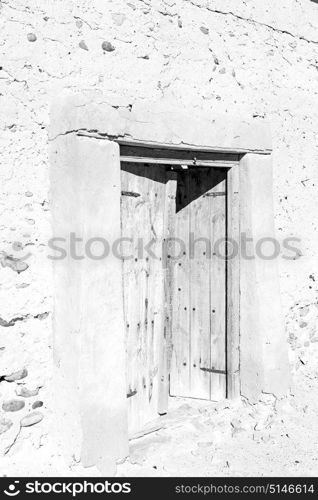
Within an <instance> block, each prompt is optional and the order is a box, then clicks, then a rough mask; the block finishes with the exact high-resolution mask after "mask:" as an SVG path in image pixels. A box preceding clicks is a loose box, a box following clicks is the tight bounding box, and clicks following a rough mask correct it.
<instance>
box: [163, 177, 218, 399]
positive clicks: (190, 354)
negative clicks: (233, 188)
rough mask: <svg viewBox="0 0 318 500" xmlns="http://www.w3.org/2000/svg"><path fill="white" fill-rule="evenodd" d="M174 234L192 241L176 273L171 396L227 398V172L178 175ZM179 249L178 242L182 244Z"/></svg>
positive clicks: (176, 268) (173, 282)
mask: <svg viewBox="0 0 318 500" xmlns="http://www.w3.org/2000/svg"><path fill="white" fill-rule="evenodd" d="M174 233H175V236H176V238H180V240H181V241H189V243H188V246H187V249H186V250H185V251H183V252H182V255H181V257H180V259H178V260H177V261H175V262H174V263H173V264H172V265H173V272H172V280H171V282H172V297H173V301H172V331H171V334H172V344H173V349H172V359H171V370H170V394H171V395H174V396H184V397H192V398H202V399H211V400H218V399H221V398H225V397H226V319H225V307H226V259H225V256H226V253H225V251H226V248H225V237H226V171H225V170H224V169H215V168H195V169H188V170H179V171H178V183H177V196H176V213H175V222H174ZM176 245H177V244H176Z"/></svg>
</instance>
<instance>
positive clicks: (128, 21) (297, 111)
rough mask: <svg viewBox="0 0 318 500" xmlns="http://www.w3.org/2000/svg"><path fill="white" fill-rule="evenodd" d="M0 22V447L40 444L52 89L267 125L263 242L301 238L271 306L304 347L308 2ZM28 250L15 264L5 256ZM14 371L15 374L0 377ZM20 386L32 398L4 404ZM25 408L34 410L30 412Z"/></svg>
mask: <svg viewBox="0 0 318 500" xmlns="http://www.w3.org/2000/svg"><path fill="white" fill-rule="evenodd" d="M0 14H1V17H0V22H1V34H2V36H1V44H0V45H1V47H0V50H1V52H2V57H1V62H0V65H1V70H0V86H1V90H0V92H1V107H0V114H1V121H0V124H1V146H2V148H1V163H2V168H1V195H2V196H1V214H0V217H1V221H0V229H1V236H2V246H1V251H2V254H1V257H2V260H1V262H2V267H1V268H0V271H1V288H0V304H1V307H0V318H1V320H0V325H1V327H0V349H1V351H0V356H1V372H0V377H1V387H0V393H1V404H2V401H9V400H11V399H19V400H23V401H25V403H26V404H25V407H24V408H23V409H21V410H19V411H16V412H7V411H2V410H1V417H0V432H2V435H1V438H2V439H1V443H2V444H1V450H3V451H6V450H7V449H8V447H9V446H10V445H11V444H12V442H13V441H14V439H15V437H16V435H17V434H19V436H18V439H17V442H16V443H15V445H14V449H15V450H16V452H18V451H19V449H20V448H22V447H23V449H24V450H25V449H29V450H30V451H32V450H33V449H36V448H40V451H41V448H43V444H45V443H46V444H47V441H48V436H49V435H50V432H49V428H50V424H49V422H50V415H51V414H52V410H54V408H52V405H51V404H50V396H49V392H50V387H51V385H52V384H51V378H52V362H51V357H52V345H51V311H52V277H51V276H52V274H51V266H50V262H49V261H48V260H47V259H46V248H45V243H46V241H47V239H48V237H49V235H50V211H49V196H48V193H49V177H48V127H49V106H50V102H51V101H52V100H53V98H56V96H57V94H58V93H59V92H61V91H62V90H71V91H73V92H82V91H84V90H85V91H86V92H89V91H90V90H93V91H94V94H95V92H96V90H98V91H100V93H101V96H103V100H104V101H105V102H107V103H109V104H111V105H113V106H122V107H127V108H131V106H134V103H136V102H137V101H150V100H151V101H154V100H160V99H162V98H163V97H164V98H165V101H169V100H171V102H172V103H173V105H174V106H175V105H180V107H181V108H182V109H183V110H184V111H187V110H188V111H189V112H190V113H191V112H192V110H193V109H195V110H196V112H200V110H204V112H211V114H213V113H217V114H222V113H227V112H231V113H233V112H234V113H237V114H238V115H242V114H243V113H244V114H245V115H248V116H253V115H257V116H260V117H265V118H266V119H267V120H268V121H269V122H270V124H271V128H272V135H273V148H274V201H275V223H276V229H277V234H278V236H279V237H280V238H284V237H286V236H290V235H295V236H297V237H299V238H301V240H302V243H301V252H302V256H300V258H298V259H296V260H291V261H287V260H283V259H280V261H279V265H280V273H281V290H282V299H283V306H284V311H285V314H286V316H287V317H288V324H289V327H290V328H291V326H290V325H294V324H297V328H298V327H299V329H300V330H301V334H302V337H304V339H305V340H304V344H306V343H307V344H308V343H309V344H310V342H311V340H312V338H316V337H315V332H314V333H312V330H313V328H314V326H313V325H314V322H315V317H316V316H315V309H316V306H315V304H316V303H317V285H316V280H317V278H318V263H317V257H316V251H317V247H318V236H317V234H318V233H317V224H318V213H317V211H315V210H314V209H313V207H315V206H316V205H315V204H316V199H317V182H318V179H317V177H318V171H317V160H318V150H317V130H318V110H317V106H316V105H315V103H316V101H317V92H318V91H317V78H318V73H317V70H318V30H317V24H318V5H317V4H315V3H313V2H310V1H309V0H281V1H280V2H277V1H274V0H245V1H243V0H215V1H213V0H210V1H207V2H199V1H197V2H196V1H190V0H187V1H186V0H176V1H174V0H168V1H159V0H152V1H150V0H149V1H148V2H146V1H137V0H131V1H130V2H126V1H123V0H117V1H110V0H108V1H107V0H93V1H91V0H90V1H87V0H83V1H81V2H76V1H71V0H64V1H62V0H35V1H33V2H32V3H30V2H28V1H26V0H5V1H2V2H1V13H0ZM104 42H110V44H111V45H109V44H105V43H104ZM106 49H107V50H106ZM163 111H164V109H163ZM14 242H19V244H15V245H14ZM21 246H22V248H20V247H21ZM28 253H30V254H31V256H30V257H29V258H28V259H27V260H26V261H25V262H26V264H27V266H28V267H27V266H26V265H25V264H24V261H23V262H19V261H16V260H14V259H12V257H13V258H19V256H20V255H26V254H28ZM8 256H11V258H8ZM26 267H27V268H26ZM306 308H307V309H306ZM313 309H314V311H313V312H310V313H309V312H308V318H309V319H308V321H305V319H304V317H305V316H306V315H307V311H312V310H313ZM305 313H306V314H305ZM304 323H305V324H304ZM305 332H308V335H307V336H306V333H305ZM307 337H308V338H307ZM291 344H292V345H294V341H293V339H292V341H291ZM306 348H307V346H306V345H305V347H304V349H306ZM23 368H26V369H27V371H28V375H27V376H25V377H24V378H21V379H20V380H16V381H12V382H11V381H8V380H5V379H4V377H6V376H8V375H10V374H11V373H12V372H15V371H18V370H22V369H23ZM21 375H26V372H24V373H22V374H21V373H20V376H21ZM17 377H18V378H19V376H15V377H13V378H17ZM9 380H10V379H9ZM21 388H24V389H27V390H30V391H33V390H37V388H39V393H38V395H34V396H30V397H23V396H17V395H16V391H18V393H20V391H21ZM36 401H43V402H44V406H43V407H42V408H35V409H32V408H31V406H32V405H33V404H34V403H35V402H36ZM31 410H32V411H36V412H37V413H36V415H33V417H32V419H34V421H38V420H40V419H41V418H42V416H44V418H43V420H42V421H41V422H39V423H38V424H36V425H35V426H32V427H24V426H23V428H21V430H20V420H21V418H22V417H24V416H25V415H27V414H29V412H30V411H31ZM39 412H40V413H39ZM30 423H33V420H31V421H28V420H27V421H24V424H30ZM11 424H12V425H11ZM29 435H30V439H29V440H28V439H20V438H21V437H22V438H23V437H25V438H26V437H28V436H29ZM47 446H48V444H47ZM12 451H13V449H12ZM76 459H77V457H74V460H76Z"/></svg>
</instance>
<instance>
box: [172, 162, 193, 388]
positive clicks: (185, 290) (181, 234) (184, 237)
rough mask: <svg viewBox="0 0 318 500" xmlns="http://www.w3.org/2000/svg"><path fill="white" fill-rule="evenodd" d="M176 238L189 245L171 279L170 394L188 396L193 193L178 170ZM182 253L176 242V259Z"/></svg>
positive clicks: (175, 264)
mask: <svg viewBox="0 0 318 500" xmlns="http://www.w3.org/2000/svg"><path fill="white" fill-rule="evenodd" d="M174 227H175V238H176V239H179V240H180V241H181V242H184V243H185V244H186V248H185V249H184V250H183V249H182V254H181V255H180V256H179V258H178V259H177V260H171V268H172V274H173V280H172V309H173V313H172V341H173V350H172V356H171V373H170V394H171V395H172V396H184V397H186V396H189V393H190V348H191V336H190V331H191V326H190V311H189V310H190V286H189V272H190V259H189V254H188V245H187V242H188V239H189V229H190V194H189V175H188V171H187V170H179V171H177V193H176V214H175V226H174ZM179 251H180V245H179V244H178V243H177V242H176V243H175V245H174V248H173V249H172V254H173V255H174V256H176V255H177V253H178V252H179Z"/></svg>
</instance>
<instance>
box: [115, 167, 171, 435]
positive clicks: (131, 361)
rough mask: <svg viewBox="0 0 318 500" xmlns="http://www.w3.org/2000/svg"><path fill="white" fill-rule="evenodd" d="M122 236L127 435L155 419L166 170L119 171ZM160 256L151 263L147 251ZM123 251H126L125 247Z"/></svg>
mask: <svg viewBox="0 0 318 500" xmlns="http://www.w3.org/2000/svg"><path fill="white" fill-rule="evenodd" d="M121 176H122V192H124V193H138V194H139V195H140V196H138V197H136V196H125V195H123V196H122V202H121V217H122V236H123V237H125V238H131V240H132V242H133V243H132V245H131V246H130V248H131V247H132V248H133V258H131V259H127V260H123V285H124V286H123V288H124V317H125V323H126V348H127V398H128V407H129V415H128V418H129V434H130V435H131V434H133V433H135V432H138V431H139V430H140V429H141V428H142V427H143V425H144V424H145V423H146V422H148V421H150V420H151V419H153V418H155V417H157V413H158V391H159V365H160V355H159V353H161V343H162V318H163V315H164V303H163V297H164V276H163V266H162V262H161V260H160V249H161V243H162V239H163V236H164V206H165V196H166V182H165V181H166V173H165V169H164V168H159V169H158V168H157V167H149V166H145V165H142V164H141V165H133V164H130V165H129V166H128V165H125V164H123V165H122V173H121ZM151 241H153V244H151V251H152V252H153V253H154V254H155V255H156V256H158V258H152V257H151V255H150V254H149V253H147V251H146V250H145V246H146V245H147V244H148V243H149V242H151ZM125 248H126V251H127V245H126V247H125Z"/></svg>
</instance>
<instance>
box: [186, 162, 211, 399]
mask: <svg viewBox="0 0 318 500" xmlns="http://www.w3.org/2000/svg"><path fill="white" fill-rule="evenodd" d="M210 170H211V169H209V168H196V169H191V170H189V172H188V175H189V183H190V189H189V191H190V193H191V200H192V201H191V205H190V207H191V209H190V233H191V240H192V242H191V243H190V248H189V251H190V261H189V262H190V274H189V286H190V288H191V293H190V296H191V304H190V315H191V332H190V336H191V349H190V358H191V359H190V372H191V387H190V392H189V396H192V397H194V398H202V399H210V379H211V374H210V372H209V371H208V370H209V368H210V338H211V333H210V267H211V242H210V200H211V198H209V197H206V196H205V191H206V189H208V187H209V181H210V180H211V171H210Z"/></svg>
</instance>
